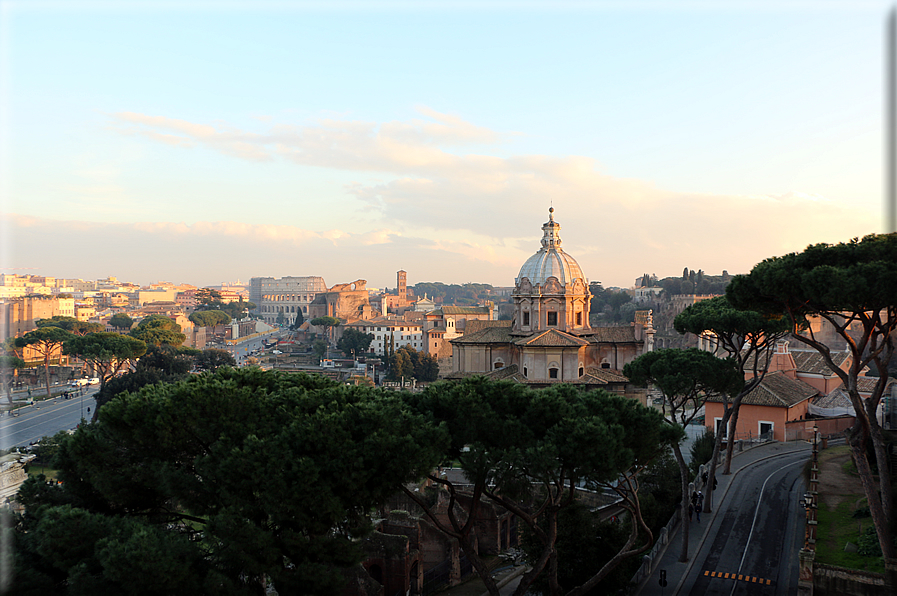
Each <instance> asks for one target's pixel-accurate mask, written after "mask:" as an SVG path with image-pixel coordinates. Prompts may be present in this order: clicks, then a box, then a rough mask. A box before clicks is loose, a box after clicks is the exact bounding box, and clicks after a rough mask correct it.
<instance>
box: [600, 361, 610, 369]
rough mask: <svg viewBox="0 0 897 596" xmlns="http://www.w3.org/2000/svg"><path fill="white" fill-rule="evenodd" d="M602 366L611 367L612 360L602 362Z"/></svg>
mask: <svg viewBox="0 0 897 596" xmlns="http://www.w3.org/2000/svg"><path fill="white" fill-rule="evenodd" d="M601 368H610V362H602V363H601Z"/></svg>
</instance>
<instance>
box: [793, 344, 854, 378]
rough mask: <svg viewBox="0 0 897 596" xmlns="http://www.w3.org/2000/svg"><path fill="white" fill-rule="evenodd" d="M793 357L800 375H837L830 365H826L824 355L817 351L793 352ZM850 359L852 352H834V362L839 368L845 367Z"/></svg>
mask: <svg viewBox="0 0 897 596" xmlns="http://www.w3.org/2000/svg"><path fill="white" fill-rule="evenodd" d="M791 357H792V358H794V365H795V366H796V367H797V372H799V373H807V374H815V375H825V376H831V375H834V374H835V373H833V372H832V369H830V368H829V366H828V364H826V363H825V359H824V358H823V357H822V354H820V353H819V352H817V351H816V350H792V351H791ZM849 359H850V352H847V351H844V352H832V360H833V361H834V362H835V364H837V365H838V366H843V365H844V363H845V362H846V361H848V360H849Z"/></svg>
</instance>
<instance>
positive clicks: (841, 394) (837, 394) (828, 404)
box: [813, 387, 853, 408]
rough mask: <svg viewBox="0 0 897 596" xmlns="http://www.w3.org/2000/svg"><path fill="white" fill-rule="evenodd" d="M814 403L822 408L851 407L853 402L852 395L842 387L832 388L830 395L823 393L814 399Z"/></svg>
mask: <svg viewBox="0 0 897 596" xmlns="http://www.w3.org/2000/svg"><path fill="white" fill-rule="evenodd" d="M813 405H814V406H818V407H820V408H850V407H853V403H851V401H850V397H849V396H848V395H847V393H845V391H844V390H843V389H841V388H840V387H836V388H835V389H832V390H831V391H830V392H829V394H828V395H823V396H821V397H818V398H816V399H814V400H813Z"/></svg>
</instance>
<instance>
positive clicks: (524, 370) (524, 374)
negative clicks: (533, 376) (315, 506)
mask: <svg viewBox="0 0 897 596" xmlns="http://www.w3.org/2000/svg"><path fill="white" fill-rule="evenodd" d="M526 373H527V370H526V367H525V366H524V367H523V378H525V379H526V378H529V377H528V375H527V374H526Z"/></svg>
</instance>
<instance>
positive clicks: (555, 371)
mask: <svg viewBox="0 0 897 596" xmlns="http://www.w3.org/2000/svg"><path fill="white" fill-rule="evenodd" d="M548 378H549V379H556V378H558V369H556V368H549V369H548Z"/></svg>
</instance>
